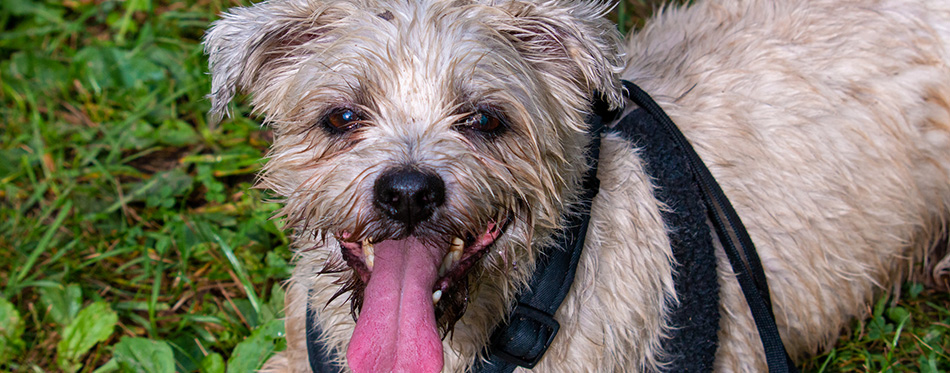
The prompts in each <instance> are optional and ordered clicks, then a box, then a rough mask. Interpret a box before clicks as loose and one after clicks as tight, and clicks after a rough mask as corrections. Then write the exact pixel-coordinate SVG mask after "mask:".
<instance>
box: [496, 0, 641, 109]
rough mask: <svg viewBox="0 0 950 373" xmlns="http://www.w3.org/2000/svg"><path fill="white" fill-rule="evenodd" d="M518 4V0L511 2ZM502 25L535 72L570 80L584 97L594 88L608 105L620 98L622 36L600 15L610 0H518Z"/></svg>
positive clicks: (618, 102) (608, 9)
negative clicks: (510, 17) (511, 17)
mask: <svg viewBox="0 0 950 373" xmlns="http://www.w3.org/2000/svg"><path fill="white" fill-rule="evenodd" d="M516 4H517V3H516ZM520 5H521V6H523V7H522V8H520V9H515V10H513V11H514V14H513V15H514V18H515V20H514V24H513V25H508V26H509V27H510V28H509V29H506V30H504V31H505V32H507V33H508V34H509V35H511V37H513V38H514V39H515V40H516V41H517V42H516V48H517V49H518V50H519V51H520V52H521V54H522V55H523V56H525V58H526V59H528V61H529V62H531V63H533V64H535V65H536V66H537V68H538V70H539V71H542V72H546V73H548V74H551V75H552V77H553V78H560V79H565V78H567V79H571V80H573V81H574V82H573V83H575V84H577V85H578V88H580V89H583V90H585V92H583V94H585V96H586V97H592V95H593V94H595V93H599V94H601V95H603V96H604V99H606V100H607V102H609V103H611V106H612V107H618V106H620V104H621V103H622V99H623V98H622V88H621V84H620V79H619V78H620V75H619V74H620V71H621V70H622V69H623V54H622V52H621V50H622V40H623V38H622V36H621V35H620V32H619V31H618V30H617V27H616V25H614V24H613V23H612V22H610V21H609V20H607V19H606V18H605V17H604V16H605V15H606V14H607V13H608V12H609V11H610V4H609V2H606V1H605V2H599V1H597V0H582V1H572V0H538V1H527V2H524V3H520Z"/></svg>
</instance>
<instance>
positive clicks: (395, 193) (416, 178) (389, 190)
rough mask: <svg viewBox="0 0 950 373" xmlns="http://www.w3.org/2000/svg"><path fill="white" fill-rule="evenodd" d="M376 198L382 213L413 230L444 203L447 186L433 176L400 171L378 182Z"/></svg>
mask: <svg viewBox="0 0 950 373" xmlns="http://www.w3.org/2000/svg"><path fill="white" fill-rule="evenodd" d="M373 194H374V195H373V198H374V201H373V203H374V205H375V206H376V208H377V209H379V211H381V212H382V213H383V214H385V215H386V216H389V217H390V218H393V219H395V220H397V221H399V222H401V223H403V224H405V225H406V228H407V229H412V228H414V227H415V226H416V224H418V223H419V222H421V221H423V220H426V219H428V218H429V216H432V212H433V211H435V209H436V208H438V207H439V206H442V203H444V202H445V182H443V181H442V178H440V177H439V175H436V174H434V173H431V172H425V171H421V170H418V169H415V168H408V167H404V168H397V169H391V170H389V171H386V172H384V173H383V174H382V175H380V176H379V178H378V179H376V184H375V185H373Z"/></svg>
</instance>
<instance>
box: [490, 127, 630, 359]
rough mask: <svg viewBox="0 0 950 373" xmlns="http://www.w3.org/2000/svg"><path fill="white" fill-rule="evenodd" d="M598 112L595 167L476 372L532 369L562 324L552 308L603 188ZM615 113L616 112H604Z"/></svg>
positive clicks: (592, 148)
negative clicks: (598, 164)
mask: <svg viewBox="0 0 950 373" xmlns="http://www.w3.org/2000/svg"><path fill="white" fill-rule="evenodd" d="M594 112H595V114H593V115H591V117H590V118H588V124H589V125H590V133H591V143H590V144H589V145H588V148H587V152H588V154H587V155H588V160H589V162H590V163H591V167H590V168H589V169H588V170H587V172H586V173H585V174H584V180H583V186H582V187H583V195H582V196H581V198H580V203H579V204H578V206H577V209H576V210H575V211H574V213H572V214H570V215H569V216H567V222H566V224H565V228H564V229H562V231H561V232H560V233H559V234H558V235H557V244H556V245H554V246H552V247H550V248H548V250H545V251H544V252H543V253H542V254H541V255H540V257H539V259H538V264H537V267H536V268H535V271H534V275H533V277H532V278H531V282H530V283H529V284H528V287H527V289H525V290H524V292H522V293H521V295H520V296H519V297H518V304H517V305H515V307H514V309H513V310H512V311H511V315H510V316H509V319H508V321H507V322H506V323H504V324H501V325H499V326H498V327H497V328H496V329H495V332H494V333H493V334H492V336H491V338H490V339H489V344H488V347H487V354H486V361H482V360H480V359H476V361H475V365H474V369H473V370H472V371H474V372H492V373H496V372H498V373H500V372H511V371H513V370H515V368H516V367H518V366H521V367H525V368H528V369H531V368H533V367H534V366H535V365H536V364H537V363H538V361H540V360H541V357H542V356H543V355H544V352H545V351H546V350H547V349H548V346H550V345H551V341H553V340H554V336H555V335H556V334H557V331H558V328H559V325H558V322H557V321H556V320H554V313H555V312H556V311H557V309H558V307H560V306H561V303H562V302H563V301H564V298H565V297H567V292H568V291H569V290H570V289H571V284H573V283H574V274H575V272H576V271H577V263H578V260H580V256H581V251H582V250H583V249H584V242H585V239H586V237H587V227H588V226H589V225H590V208H591V201H592V200H593V199H594V196H596V195H597V192H598V191H599V190H600V180H598V179H597V162H598V160H599V159H600V138H601V133H602V132H603V130H604V121H605V118H604V117H602V116H601V115H600V114H597V113H605V112H607V111H606V110H594ZM611 114H614V113H610V114H606V115H607V116H609V115H611ZM606 119H607V120H610V119H612V118H606Z"/></svg>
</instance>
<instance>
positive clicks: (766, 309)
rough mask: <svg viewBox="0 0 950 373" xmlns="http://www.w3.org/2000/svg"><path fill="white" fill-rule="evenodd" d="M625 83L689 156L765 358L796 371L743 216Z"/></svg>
mask: <svg viewBox="0 0 950 373" xmlns="http://www.w3.org/2000/svg"><path fill="white" fill-rule="evenodd" d="M623 84H624V87H625V88H626V89H627V92H629V95H630V99H631V100H633V102H634V103H636V104H637V105H638V106H639V107H640V108H642V109H644V110H646V111H647V112H648V113H650V115H652V116H653V117H654V118H655V119H656V120H657V121H659V122H660V124H662V125H663V126H664V127H665V128H666V130H667V132H669V134H670V135H672V136H673V138H674V141H676V142H677V143H678V145H679V146H680V148H681V149H683V151H684V152H685V153H686V155H687V156H688V158H689V164H690V169H691V170H692V172H693V175H694V176H695V178H696V182H697V183H698V184H699V187H700V189H701V190H702V192H703V199H704V201H705V202H706V206H707V208H708V214H709V218H710V220H712V222H713V225H714V226H715V228H716V233H717V235H718V236H719V241H720V243H722V246H723V249H724V250H725V252H726V256H728V257H729V263H730V264H731V265H732V269H733V271H734V272H735V273H736V277H737V279H738V281H739V285H740V287H741V288H742V294H743V295H744V296H745V299H746V302H748V304H749V308H750V309H751V310H752V318H753V319H754V320H755V326H756V329H758V331H759V337H760V338H761V339H762V345H763V346H764V347H765V358H766V362H767V363H768V366H769V371H770V372H796V371H797V369H796V368H795V363H794V362H792V359H791V357H789V356H788V352H787V351H785V345H784V344H782V339H781V336H780V335H779V332H778V327H777V326H776V324H775V316H774V315H773V314H772V300H771V297H770V296H769V288H768V283H767V282H766V279H765V271H763V269H762V263H761V262H760V261H759V255H758V254H757V253H756V251H755V245H753V244H752V239H751V238H749V233H748V232H746V230H745V226H744V225H742V220H740V219H739V215H738V214H736V211H735V210H734V209H733V208H732V205H731V204H730V203H729V199H728V198H726V195H725V193H723V191H722V188H720V187H719V184H718V183H716V179H715V178H713V176H712V174H711V173H710V172H709V169H708V168H706V166H705V164H704V163H703V161H702V159H701V158H699V154H696V151H695V150H694V149H693V147H692V146H691V145H690V144H689V141H687V140H686V137H685V136H683V133H682V132H680V131H679V129H678V128H677V127H676V125H675V124H674V123H673V121H672V120H671V119H670V118H669V117H668V116H667V115H666V113H665V112H664V111H663V109H661V108H660V106H659V105H657V103H656V101H653V99H652V98H651V97H650V96H649V95H648V94H647V93H646V92H644V91H643V90H642V89H640V87H638V86H637V85H635V84H633V83H631V82H627V81H624V82H623Z"/></svg>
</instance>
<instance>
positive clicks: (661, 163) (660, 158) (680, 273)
mask: <svg viewBox="0 0 950 373" xmlns="http://www.w3.org/2000/svg"><path fill="white" fill-rule="evenodd" d="M623 84H624V87H625V88H626V94H627V98H629V99H630V100H631V101H633V103H634V104H636V105H637V109H635V110H633V111H631V112H630V113H629V114H627V115H626V116H624V117H623V118H621V119H620V120H619V121H617V122H616V123H615V124H614V125H612V126H611V128H610V129H606V128H605V123H610V122H612V121H614V120H615V119H616V117H617V115H618V114H619V112H611V111H609V110H607V105H606V104H605V103H603V102H599V101H598V102H597V103H595V104H594V107H593V109H594V110H593V112H594V113H593V114H592V115H591V116H590V117H589V118H588V124H589V126H590V133H591V137H592V141H591V144H590V145H589V147H588V154H589V157H590V162H591V168H590V169H588V171H587V172H586V173H585V175H584V180H583V186H582V187H583V196H582V198H581V203H580V204H579V207H578V209H577V210H576V211H575V213H574V214H571V215H570V216H567V217H566V224H565V228H564V229H563V230H562V231H561V232H560V233H559V234H558V235H557V243H558V245H556V246H555V247H554V248H552V249H551V250H547V251H546V252H544V253H543V254H542V255H540V256H539V262H538V264H537V267H536V269H535V272H534V275H533V277H532V279H531V281H530V283H529V287H528V288H527V289H526V290H525V291H524V292H522V293H521V294H520V295H519V297H518V303H517V304H516V305H515V307H514V309H512V311H511V316H510V317H509V319H508V321H507V322H506V323H503V324H501V325H499V326H498V327H497V328H496V329H495V331H494V333H493V334H492V336H491V338H490V340H489V345H488V346H487V347H486V354H485V360H481V359H476V361H475V362H473V369H472V371H473V372H511V371H513V370H515V369H516V368H517V367H519V366H520V367H524V368H528V369H530V368H533V367H534V366H535V365H536V364H537V363H538V361H540V359H541V357H542V356H543V355H544V352H545V351H546V350H547V348H548V346H550V344H551V342H552V341H553V340H554V336H555V335H556V334H557V331H558V328H559V325H558V322H557V321H556V320H555V319H554V314H555V312H556V311H557V309H558V307H560V305H561V303H562V302H563V301H564V298H565V297H566V296H567V293H568V291H569V290H570V287H571V284H572V283H573V281H574V274H575V272H576V269H577V262H578V260H579V258H580V254H581V251H582V249H583V248H584V240H585V238H586V236H587V228H588V225H589V222H590V207H591V201H592V200H593V198H594V196H596V195H597V192H598V191H599V188H600V181H599V180H598V179H597V177H596V175H597V162H598V160H599V156H600V139H601V137H602V134H603V133H604V132H605V131H606V132H608V133H615V134H617V135H619V136H621V137H622V138H624V139H626V140H628V141H630V142H632V143H633V144H634V145H635V146H637V149H638V154H639V155H640V156H641V157H642V158H643V160H644V164H645V168H646V171H647V173H648V174H649V175H650V177H651V179H652V180H653V182H654V184H655V186H656V196H657V198H658V199H659V200H660V201H662V202H663V203H664V204H666V205H667V206H669V207H670V209H668V210H669V211H663V212H662V214H663V220H664V223H666V224H667V226H668V227H670V228H671V229H670V233H669V238H670V244H671V246H672V251H673V256H674V258H675V260H676V264H675V265H676V267H675V268H674V270H675V271H674V286H675V289H676V294H677V298H678V300H679V302H678V304H677V305H676V306H675V307H673V309H672V313H671V322H672V326H673V328H672V329H671V331H670V338H669V339H668V340H666V341H664V346H663V347H664V351H666V352H667V353H668V354H669V355H670V357H671V361H670V365H668V366H667V369H668V371H671V372H708V371H712V367H713V363H714V361H715V355H716V348H717V346H718V337H717V332H718V330H719V308H718V307H719V283H718V277H717V274H716V258H715V251H714V247H713V243H712V242H713V241H712V235H711V232H710V230H709V226H708V225H707V224H706V223H707V220H708V221H711V222H712V225H713V227H714V228H715V231H716V235H717V237H718V238H719V241H720V243H721V244H722V246H723V249H724V250H725V252H726V255H727V256H728V258H729V262H730V264H731V266H732V268H733V271H734V272H735V273H736V277H737V279H738V281H739V284H740V286H741V288H742V292H743V295H744V296H745V298H746V301H747V302H748V304H749V306H750V308H751V311H752V316H753V318H754V320H755V324H756V328H757V329H758V331H759V336H760V337H761V339H762V344H763V346H764V347H765V353H766V361H767V362H768V366H769V371H770V372H794V371H796V368H795V365H794V363H793V362H792V361H791V359H790V358H789V356H788V354H787V352H786V351H785V347H784V345H783V344H782V341H781V338H780V337H779V333H778V328H777V327H776V324H775V317H774V316H773V314H772V305H771V299H770V297H769V291H768V285H767V283H766V279H765V273H764V271H763V270H762V264H761V263H760V261H759V257H758V255H757V254H756V252H755V247H754V246H753V244H752V240H751V239H750V238H749V235H748V233H747V232H746V230H745V227H744V226H743V225H742V222H741V221H740V220H739V216H738V215H737V214H736V212H735V210H733V208H732V205H731V204H730V203H729V200H728V199H727V198H726V197H725V195H724V194H723V192H722V190H721V189H720V188H719V185H718V184H717V183H716V181H715V179H714V178H713V177H712V174H710V173H709V170H708V169H707V168H706V167H705V165H704V164H703V162H702V160H701V159H700V158H699V156H698V155H697V154H696V152H695V151H694V150H693V148H692V146H690V144H689V142H688V141H687V140H686V137H684V136H683V134H682V133H681V132H680V131H679V129H677V128H676V125H675V124H673V122H672V121H671V120H670V119H669V117H668V116H667V115H666V113H665V112H663V110H662V109H661V108H660V107H659V105H657V104H656V102H654V101H653V99H652V98H650V96H649V95H647V94H646V93H645V92H643V91H642V90H641V89H640V88H639V87H637V86H636V85H634V84H633V83H630V82H626V81H625V82H623ZM632 270H649V269H648V268H645V269H637V268H634V269H632ZM314 321H315V320H314V314H313V311H311V308H310V306H309V305H308V306H307V321H306V327H307V333H306V335H307V352H308V354H309V358H310V366H311V369H312V370H313V371H314V372H339V371H341V369H340V367H339V366H337V365H334V364H333V363H332V362H333V355H334V352H333V351H332V350H331V349H330V348H329V346H327V345H325V344H324V343H323V342H322V341H321V339H320V334H321V331H320V330H319V327H318V326H317V325H316V324H315V322H314Z"/></svg>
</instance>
